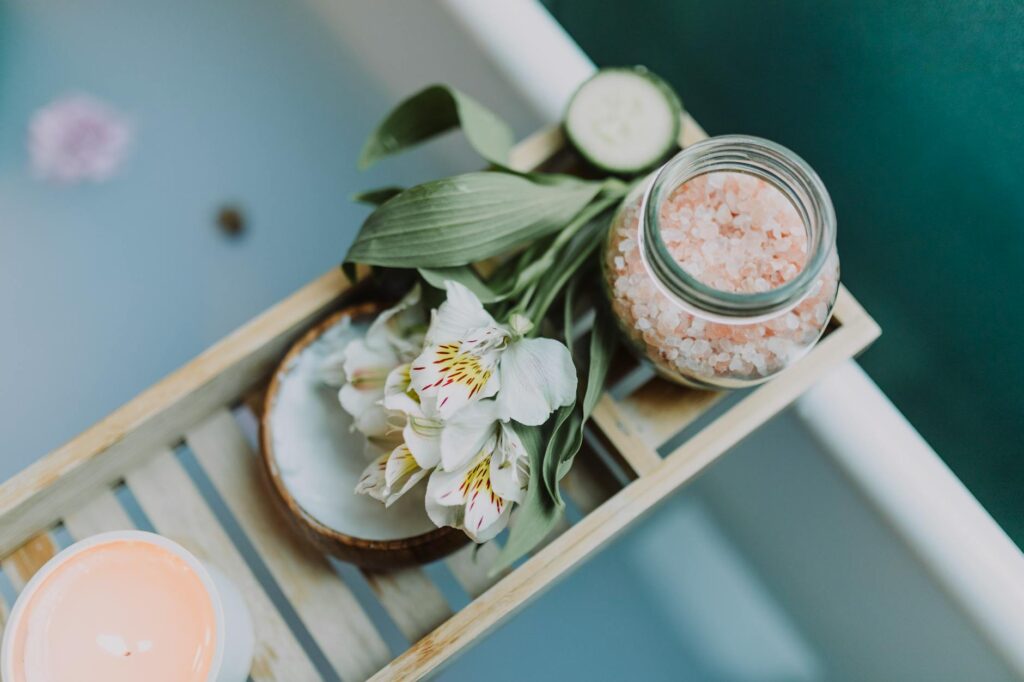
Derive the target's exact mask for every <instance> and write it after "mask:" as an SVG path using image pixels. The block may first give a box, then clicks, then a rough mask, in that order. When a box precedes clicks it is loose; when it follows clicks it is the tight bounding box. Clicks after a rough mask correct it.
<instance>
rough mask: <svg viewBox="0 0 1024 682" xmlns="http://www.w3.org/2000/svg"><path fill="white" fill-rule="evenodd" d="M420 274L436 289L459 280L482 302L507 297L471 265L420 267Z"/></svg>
mask: <svg viewBox="0 0 1024 682" xmlns="http://www.w3.org/2000/svg"><path fill="white" fill-rule="evenodd" d="M419 271H420V276H422V277H423V279H425V280H426V281H427V284H429V285H430V286H432V287H434V288H435V289H444V288H445V286H444V283H445V282H446V281H448V280H452V281H455V282H458V283H459V284H461V285H463V286H465V287H466V288H467V289H469V290H470V291H472V292H473V293H474V294H476V297H477V298H479V299H480V302H481V303H494V302H496V301H501V300H503V299H504V298H505V296H504V295H502V294H499V293H497V292H495V291H493V290H492V289H491V288H490V287H489V286H487V283H486V282H484V281H483V280H481V279H480V277H478V276H477V274H476V270H474V269H473V267H472V266H470V265H457V266H454V267H450V268H420V269H419Z"/></svg>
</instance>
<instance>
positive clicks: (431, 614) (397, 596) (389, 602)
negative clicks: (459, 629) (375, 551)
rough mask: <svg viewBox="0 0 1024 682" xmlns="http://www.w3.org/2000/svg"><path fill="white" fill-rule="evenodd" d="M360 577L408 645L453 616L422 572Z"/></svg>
mask: <svg viewBox="0 0 1024 682" xmlns="http://www.w3.org/2000/svg"><path fill="white" fill-rule="evenodd" d="M363 575H364V576H365V577H366V581H367V582H368V583H369V584H370V589H372V590H373V592H374V594H376V595H377V598H378V599H379V600H380V603H381V605H382V606H383V607H384V610H385V611H387V613H388V615H389V616H391V620H393V621H394V622H395V625H396V626H397V627H398V630H399V631H400V632H401V633H402V634H403V635H405V638H406V639H408V640H409V642H410V643H412V642H417V641H419V640H420V639H421V638H422V637H423V636H424V635H426V634H427V633H428V632H430V631H431V630H433V629H434V628H436V627H437V626H438V625H440V624H441V623H443V622H445V621H446V620H448V618H450V617H451V615H452V610H451V607H449V606H448V602H447V601H445V598H444V595H442V594H441V591H440V590H439V589H437V586H436V585H434V583H432V582H431V581H430V578H429V577H427V574H426V573H424V572H423V570H422V569H419V568H399V569H395V570H393V571H371V570H366V569H364V570H363ZM378 675H379V673H378ZM376 678H377V676H375V679H376ZM385 679H391V678H385Z"/></svg>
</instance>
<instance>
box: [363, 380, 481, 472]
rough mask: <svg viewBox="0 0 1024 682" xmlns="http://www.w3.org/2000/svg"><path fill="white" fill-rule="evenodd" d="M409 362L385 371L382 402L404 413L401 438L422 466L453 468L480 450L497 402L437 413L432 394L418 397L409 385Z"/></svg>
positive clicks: (391, 408) (392, 410) (395, 411)
mask: <svg viewBox="0 0 1024 682" xmlns="http://www.w3.org/2000/svg"><path fill="white" fill-rule="evenodd" d="M410 370H411V366H410V365H408V364H406V365H401V366H399V367H396V368H395V369H394V370H393V371H392V372H391V374H390V375H388V380H387V384H386V386H385V389H384V401H383V405H384V407H385V408H387V409H388V410H389V411H390V412H391V413H393V414H395V413H400V414H402V415H404V417H405V423H404V427H403V428H402V439H403V440H404V442H405V444H406V445H407V446H408V448H409V450H410V451H411V452H412V454H413V457H415V458H416V461H417V462H418V463H419V465H420V466H421V467H424V468H430V467H435V466H441V467H442V468H444V469H446V470H453V469H455V468H457V467H459V466H461V465H462V464H464V463H465V462H466V461H467V460H468V459H469V458H470V457H472V456H473V455H474V454H476V453H477V452H479V450H480V448H482V447H483V445H484V443H485V442H486V441H487V439H488V438H489V437H490V435H491V433H492V432H493V430H494V422H495V421H496V420H497V414H498V412H497V403H496V402H495V401H493V400H481V401H477V402H474V403H470V404H469V405H467V406H466V407H465V408H464V409H462V410H460V411H459V412H456V413H455V414H454V415H453V416H452V417H451V419H448V420H442V419H441V418H440V417H438V415H437V410H436V404H435V402H434V399H433V398H430V397H428V398H426V399H424V398H421V397H420V396H419V395H418V394H417V393H416V391H415V390H414V389H413V388H412V385H411V377H410Z"/></svg>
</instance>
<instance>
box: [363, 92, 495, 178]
mask: <svg viewBox="0 0 1024 682" xmlns="http://www.w3.org/2000/svg"><path fill="white" fill-rule="evenodd" d="M458 126H462V131H463V132H464V133H465V134H466V138H467V139H468V140H469V143H470V144H471V145H473V148H474V149H475V150H476V151H477V153H479V154H480V156H482V157H484V158H485V159H487V160H488V161H490V162H491V163H494V164H498V165H502V166H503V165H506V164H507V163H508V154H509V150H511V149H512V145H513V143H514V142H515V136H514V135H513V133H512V129H511V128H509V127H508V124H507V123H505V122H504V121H502V120H501V119H500V118H499V117H498V116H496V115H495V114H494V113H493V112H491V110H489V109H487V108H486V107H484V106H483V105H482V104H480V103H479V102H477V101H476V100H475V99H473V98H472V97H470V96H469V95H466V94H463V93H461V92H459V91H458V90H455V89H454V88H449V87H447V86H445V85H431V86H430V87H428V88H426V89H424V90H421V91H420V92H418V93H416V94H415V95H413V96H412V97H410V98H408V99H407V100H405V101H404V102H402V103H401V104H399V105H398V106H397V107H395V108H394V109H393V110H392V111H391V113H390V114H388V116H387V118H385V119H384V121H383V122H382V123H381V124H380V125H379V126H377V129H376V130H374V131H373V134H371V135H370V138H369V139H368V140H367V141H366V145H365V146H364V147H363V152H362V154H361V155H360V156H359V167H360V168H368V167H370V166H372V165H373V164H374V163H376V162H377V161H379V160H380V159H382V158H384V157H385V156H390V155H391V154H396V153H398V152H400V151H402V150H404V149H407V148H409V147H412V146H415V145H417V144H420V143H422V142H426V141H427V140H429V139H430V138H432V137H435V136H437V135H440V134H441V133H444V132H447V131H448V130H451V129H452V128H455V127H458Z"/></svg>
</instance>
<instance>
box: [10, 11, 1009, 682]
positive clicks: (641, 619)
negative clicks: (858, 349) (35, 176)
mask: <svg viewBox="0 0 1024 682" xmlns="http://www.w3.org/2000/svg"><path fill="white" fill-rule="evenodd" d="M186 4H189V7H188V10H189V11H188V12H186V11H185V10H184V9H179V11H178V12H174V11H172V10H169V9H167V8H165V9H163V10H161V17H159V18H153V17H152V16H149V17H146V16H141V15H138V14H137V13H132V12H131V11H130V10H129V7H130V3H128V2H126V1H124V0H104V1H103V2H100V0H97V3H96V4H91V5H90V6H89V7H88V8H83V7H82V4H81V3H77V4H76V3H70V2H64V3H61V2H55V3H47V4H46V6H42V7H41V6H40V4H39V3H32V2H29V1H28V0H19V1H12V2H8V3H6V4H5V5H0V12H2V14H0V30H3V31H5V32H6V33H5V34H3V35H0V41H3V40H4V39H5V38H6V39H8V42H7V53H6V54H7V56H8V57H9V58H10V59H9V63H10V64H13V65H15V66H17V65H18V64H22V65H27V66H28V67H30V68H31V69H37V70H38V71H39V72H38V73H33V72H27V73H26V72H25V71H24V70H21V71H20V74H21V75H18V73H19V72H18V71H17V70H15V69H13V68H12V70H11V74H14V75H10V77H9V78H8V80H7V81H6V82H5V84H3V85H0V95H4V96H2V97H0V143H5V144H0V148H6V149H7V150H8V151H6V152H3V153H2V154H0V242H3V243H5V244H8V245H11V246H12V248H6V249H0V287H2V288H0V317H2V319H4V320H5V321H7V322H8V323H9V324H10V326H9V327H8V328H9V329H13V330H19V331H20V333H17V334H6V335H4V338H3V340H0V357H3V358H6V360H5V361H4V364H2V365H0V380H2V383H3V384H4V386H5V391H4V392H3V394H2V395H0V415H3V417H0V418H2V419H3V420H4V421H3V422H2V427H3V428H2V430H3V432H4V434H5V438H6V439H7V446H6V447H5V449H4V456H3V459H2V461H0V475H2V476H3V478H7V477H9V476H10V475H13V474H14V473H15V472H16V471H18V470H20V469H21V468H23V467H24V466H25V465H26V464H28V463H29V462H30V461H32V460H33V459H34V458H36V457H38V456H40V455H42V454H43V453H44V452H45V451H46V450H49V449H51V448H52V447H53V446H55V445H57V444H58V443H59V442H61V441H62V440H64V439H66V438H67V437H70V436H71V435H73V434H74V433H77V432H78V431H80V430H81V429H82V428H84V427H85V426H87V425H88V424H89V423H91V422H93V421H95V420H97V419H98V418H100V417H101V416H103V415H104V414H106V413H107V412H109V411H110V410H111V409H113V408H114V407H116V406H117V405H119V404H120V403H122V402H124V401H125V400H127V399H128V398H130V397H131V396H132V395H134V394H135V393H136V392H137V391H139V390H140V389H142V388H143V387H145V386H146V385H148V384H150V383H152V382H153V381H154V380H156V379H157V378H159V377H160V376H162V375H163V374H165V373H166V372H168V371H170V370H171V369H173V368H174V367H176V366H178V365H180V364H182V363H183V362H184V361H185V360H187V359H188V358H190V357H192V356H193V355H195V354H196V353H197V352H198V351H199V350H201V349H202V348H203V347H205V346H206V345H208V344H209V343H211V342H213V341H214V340H216V339H217V338H219V337H221V336H223V335H224V334H225V333H227V332H228V331H230V330H231V329H233V328H234V327H236V326H237V325H238V324H240V323H241V322H243V321H244V320H245V319H248V318H249V317H251V316H252V315H254V314H255V313H256V312H258V311H259V310H261V309H262V308H265V307H266V306H268V305H269V304H271V303H272V302H274V301H276V300H278V299H280V298H282V297H283V296H284V295H285V294H287V293H289V292H290V291H292V290H294V289H295V288H297V287H298V286H299V285H300V284H301V283H303V282H305V281H307V280H309V279H311V278H312V277H313V276H315V275H316V274H319V272H321V271H323V270H324V269H326V268H327V267H330V266H331V265H332V264H334V263H336V262H338V261H339V260H340V258H341V255H342V252H343V250H344V247H345V245H346V244H347V243H348V242H349V241H350V240H351V239H352V237H353V236H354V233H355V230H356V228H357V226H358V223H359V220H360V219H361V216H362V215H364V214H365V211H364V210H363V209H361V208H357V207H352V206H349V205H348V204H347V195H348V194H350V193H351V192H353V191H356V190H358V189H361V188H365V187H371V186H377V185H384V184H393V183H396V182H397V183H411V182H415V181H417V180H422V179H426V178H429V177H433V176H436V175H439V174H444V173H450V172H454V171H456V170H461V169H468V168H472V167H473V165H474V163H475V162H474V160H473V157H472V155H471V154H469V153H468V152H467V150H466V149H465V147H464V145H462V144H461V143H460V142H459V141H458V140H449V141H445V142H443V143H441V144H440V145H434V146H432V147H430V148H427V149H424V150H422V151H421V152H417V153H415V154H414V155H412V156H411V157H410V160H409V161H408V162H405V163H402V162H399V163H394V162H391V163H384V164H381V167H380V168H377V169H375V170H374V171H373V172H372V173H371V174H369V175H368V177H365V178H364V177H362V176H358V175H357V174H356V173H355V172H354V170H353V165H354V163H353V162H354V159H355V156H356V154H357V150H358V148H359V145H360V144H361V141H362V139H363V137H364V136H365V134H366V132H367V131H368V130H369V128H370V127H371V126H372V124H373V122H374V121H375V120H376V118H377V117H379V115H380V114H381V113H382V112H383V111H384V110H385V109H386V108H387V107H388V106H389V104H390V103H392V102H394V101H395V100H397V99H398V98H400V97H402V96H403V95H405V94H407V93H409V92H411V91H413V90H415V89H416V88H418V87H421V86H423V85H425V84H427V83H430V82H435V81H445V82H448V83H451V84H454V85H456V86H457V87H460V88H462V89H464V90H466V91H468V92H470V93H473V94H474V95H476V96H478V97H479V98H480V99H482V100H483V101H484V102H486V103H487V104H488V105H490V106H491V107H493V108H494V109H496V110H497V111H499V112H501V113H502V114H503V115H505V116H506V117H507V118H508V119H509V120H510V122H511V123H512V124H513V126H514V127H515V128H516V130H517V132H519V133H522V134H525V133H527V132H529V131H530V130H533V129H535V128H537V127H539V126H540V125H543V124H545V123H550V122H553V121H555V120H557V118H558V117H559V115H560V112H561V108H562V106H563V104H564V102H565V98H566V97H567V95H568V94H569V93H570V92H571V91H572V90H573V88H574V87H575V86H576V84H578V83H579V82H580V80H581V79H583V78H585V77H586V75H587V74H588V73H589V72H590V71H591V69H592V68H593V66H592V65H591V63H590V62H589V60H587V58H586V56H585V55H583V54H582V52H580V50H579V48H578V47H577V46H576V45H575V44H574V43H572V42H571V40H570V39H569V38H568V36H566V35H565V33H564V32H563V31H562V30H561V29H560V28H559V27H558V26H557V25H556V24H555V23H554V22H553V21H552V20H551V18H550V16H549V15H548V14H547V13H546V12H545V11H544V10H543V9H542V8H541V7H540V6H539V5H538V4H536V3H535V2H533V1H532V0H502V2H501V3H498V2H480V1H479V0H438V1H436V2H414V1H412V0H407V1H405V2H399V1H397V0H376V1H374V2H360V1H356V0H343V1H342V0H305V2H304V3H301V4H294V5H289V4H288V3H285V2H283V1H281V0H258V1H254V2H250V3H245V4H243V3H241V2H238V1H237V0H234V1H233V2H225V3H221V4H220V5H218V6H216V7H211V6H210V5H209V4H207V3H202V2H198V1H197V0H192V1H191V2H190V3H186ZM103 12H111V13H112V14H109V15H108V16H103V14H102V13H103ZM186 14H187V15H188V16H187V17H186V16H185V15H186ZM164 15H166V16H164ZM111 17H120V18H118V19H112V18H111ZM118 22H124V26H125V27H124V28H123V29H118V27H119V26H121V24H119V23H118ZM110 26H114V29H111V28H110ZM149 30H152V34H149V33H147V31H149ZM111 31H113V33H111ZM176 31H180V34H178V33H175V32H176ZM168 32H170V33H171V37H170V38H168V39H164V38H162V36H164V35H165V34H167V33H168ZM204 32H205V33H204ZM104 36H107V37H109V40H104ZM126 36H127V37H126ZM131 41H135V42H136V43H138V46H139V47H137V50H138V53H139V54H140V55H141V56H140V57H139V60H138V62H137V63H128V64H126V63H123V61H119V59H118V54H119V52H118V50H119V49H129V48H130V47H131ZM161 41H162V42H161ZM56 46H61V49H62V50H63V51H64V52H63V53H62V52H60V51H59V50H58V51H57V54H56V56H55V55H54V50H56V49H57V47H56ZM76 50H79V51H80V52H77V53H76ZM176 50H177V51H176ZM43 54H45V55H46V56H45V57H43V56H40V55H43ZM75 54H79V55H87V58H83V59H78V60H76V59H75ZM61 60H63V61H61ZM90 60H91V62H90ZM165 64H170V66H166V68H165V67H164V66H162V65H165ZM58 67H59V68H58ZM149 67H152V68H151V69H150V68H149ZM154 79H156V80H157V81H158V82H156V84H155V85H154ZM261 79H263V83H262V84H260V80H261ZM72 88H75V89H77V88H82V89H86V90H89V91H92V92H96V93H97V94H99V95H101V96H104V97H106V98H107V99H109V100H110V101H111V102H112V103H113V104H115V105H118V106H120V107H122V108H124V109H125V110H126V111H127V112H128V113H129V114H130V115H132V116H133V118H134V120H135V121H136V123H137V146H136V152H135V154H134V156H133V157H132V159H131V160H130V161H129V164H128V166H127V167H126V168H125V169H124V171H123V173H122V175H121V176H119V177H118V178H116V179H115V180H114V181H112V182H111V183H108V184H107V185H104V186H101V187H99V188H91V189H85V188H71V189H68V188H54V187H49V186H45V185H40V184H39V183H38V182H35V181H34V180H32V179H31V178H29V177H27V174H26V173H25V162H24V158H23V154H22V152H21V151H20V150H21V149H22V147H21V144H22V142H23V139H22V138H23V126H24V122H25V121H26V120H27V116H28V115H29V113H30V112H31V110H32V109H33V108H35V107H38V106H40V105H42V104H44V103H45V102H46V101H48V100H49V99H50V98H52V97H54V96H56V95H59V94H61V93H62V92H63V91H66V90H68V89H72ZM5 124H6V125H5ZM2 131H6V132H2ZM12 149H17V150H19V151H17V152H12V151H10V150H12ZM168 197H170V198H171V200H168V199H167V198H168ZM224 202H233V203H238V204H239V205H241V206H242V207H243V209H244V210H245V211H246V213H247V214H248V215H249V217H250V219H251V229H250V231H249V232H248V233H247V234H246V235H245V236H244V237H243V238H242V239H241V240H238V241H237V242H231V241H229V240H226V239H224V238H223V237H221V236H220V235H218V234H216V233H215V232H214V231H213V229H212V228H211V227H210V225H209V223H210V219H209V218H210V215H211V214H212V211H213V210H214V209H215V208H216V207H217V206H219V205H220V204H222V203H224ZM282 254H284V255H285V256H286V257H285V258H282V257H281V256H282ZM126 282H128V283H130V285H126ZM44 311H45V312H44ZM885 342H886V341H885V338H884V336H883V338H882V340H881V343H885ZM11 358H17V362H13V361H12V360H11ZM484 677H486V678H488V679H491V680H496V679H497V680H506V679H507V680H518V679H525V678H529V679H625V678H627V677H628V678H632V679H695V680H698V679H699V680H705V679H706V680H836V679H843V680H882V679H886V680H889V679H892V680H1004V679H1021V678H1024V559H1022V556H1021V554H1020V552H1019V551H1018V550H1017V549H1016V547H1015V546H1014V545H1013V544H1012V543H1011V542H1010V541H1009V539H1008V538H1007V537H1006V536H1005V534H1004V533H1003V532H1002V531H1001V530H1000V529H999V528H998V526H996V524H995V523H994V522H993V521H992V520H991V518H990V517H989V516H988V515H987V514H986V513H985V512H984V511H983V510H982V509H981V508H980V506H979V505H978V504H977V502H976V501H975V500H974V499H973V498H972V497H971V495H970V494H969V493H968V492H967V491H966V489H964V488H963V486H962V485H961V484H960V483H959V482H958V481H957V480H956V479H955V477H954V476H953V475H952V474H951V473H950V472H949V471H948V469H946V467H945V466H944V465H943V464H942V463H941V461H940V460H939V458H938V457H937V456H936V455H935V453H934V452H933V451H931V449H930V448H928V446H927V445H926V444H925V443H923V441H921V440H920V439H919V437H918V436H917V434H916V433H915V432H914V431H913V429H912V428H911V427H910V426H909V425H908V424H907V423H906V422H905V421H904V420H903V419H902V417H901V416H900V415H899V413H898V412H897V411H896V410H895V408H893V406H892V405H891V404H890V403H889V402H888V401H887V400H886V399H885V397H884V396H883V395H882V394H881V393H880V392H879V391H878V389H877V387H876V386H875V385H874V384H873V383H872V382H871V381H870V379H869V378H867V377H866V376H865V375H864V374H863V373H862V372H861V371H860V370H859V368H858V367H857V366H856V365H855V364H853V363H849V364H848V365H847V366H845V367H843V368H841V369H840V370H838V371H836V372H835V373H834V374H833V375H831V376H829V377H828V378H826V379H825V380H823V381H822V382H821V383H820V384H819V385H818V386H817V387H815V388H814V389H812V390H811V391H810V392H809V393H808V394H807V395H806V396H805V397H804V398H802V399H801V400H800V401H799V402H798V403H797V405H796V406H795V408H794V409H792V410H790V411H789V412H787V413H785V414H784V415H783V416H781V417H779V418H777V419H776V420H774V421H773V422H771V423H769V424H768V425H767V426H765V427H764V428H762V429H761V430H760V431H758V432H756V433H755V434H754V435H753V436H751V437H750V438H749V439H748V440H747V441H745V442H744V443H743V444H741V445H740V446H739V447H737V448H736V449H735V450H734V451H733V452H731V453H729V454H727V455H726V456H725V457H724V459H723V460H722V461H720V462H719V463H718V464H716V465H715V466H714V467H712V468H711V470H709V471H708V472H707V473H706V474H705V475H704V476H702V477H701V478H700V479H699V480H698V481H697V482H696V483H695V484H694V485H692V486H691V487H689V488H687V489H685V490H683V491H681V492H680V493H678V494H677V495H676V496H675V497H674V498H673V499H672V500H671V501H669V502H668V503H666V504H665V505H663V506H662V507H661V508H659V509H658V510H657V511H656V512H655V513H653V514H652V515H651V516H649V517H648V518H647V519H645V520H643V521H641V522H640V523H639V524H638V525H637V526H636V527H635V528H633V529H632V530H631V531H630V532H629V533H627V534H626V535H625V537H623V538H622V539H620V540H619V541H617V542H616V543H615V544H613V545H612V546H611V547H610V548H609V549H607V550H605V551H604V552H603V553H601V554H600V555H599V556H598V557H597V558H595V559H594V560H592V561H590V562H589V563H588V564H586V565H585V566H583V567H582V568H581V569H580V570H579V571H577V572H576V573H575V574H574V575H572V576H571V577H569V578H568V579H567V580H566V581H565V582H563V583H562V584H560V585H559V586H557V587H555V588H554V589H553V590H552V591H551V592H549V593H548V594H546V595H545V596H544V597H542V598H541V599H540V600H539V601H538V602H537V603H535V604H534V605H532V606H531V607H529V608H528V609H527V610H526V611H525V612H524V613H522V614H520V615H519V616H517V617H516V618H514V619H513V620H512V621H510V622H509V623H508V624H506V625H505V626H504V627H502V628H501V629H499V630H498V631H497V632H496V633H495V634H493V635H492V636H491V637H489V638H488V639H487V640H485V641H484V642H483V643H481V644H480V645H479V646H477V647H476V648H475V649H473V650H471V651H470V652H468V653H467V654H465V655H464V656H463V657H462V658H460V659H458V660H457V661H456V662H454V663H453V664H452V665H450V666H449V667H448V668H447V669H445V670H444V671H443V672H442V673H441V678H442V679H451V680H477V679H482V678H484Z"/></svg>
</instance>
